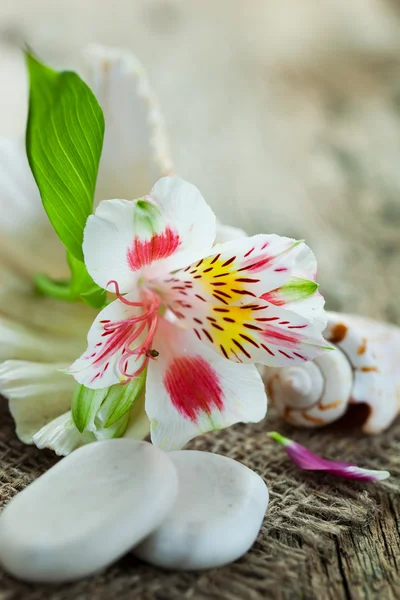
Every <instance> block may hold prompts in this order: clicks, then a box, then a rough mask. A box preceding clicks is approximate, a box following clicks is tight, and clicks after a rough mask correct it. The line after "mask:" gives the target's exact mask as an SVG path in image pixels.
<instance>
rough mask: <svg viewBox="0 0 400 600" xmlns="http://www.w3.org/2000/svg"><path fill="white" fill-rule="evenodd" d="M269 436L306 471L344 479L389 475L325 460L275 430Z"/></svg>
mask: <svg viewBox="0 0 400 600" xmlns="http://www.w3.org/2000/svg"><path fill="white" fill-rule="evenodd" d="M268 436H269V437H270V438H272V439H273V440H275V441H276V442H278V444H281V445H282V446H284V448H285V450H286V453H287V454H288V456H289V457H290V458H291V459H292V461H293V462H294V463H295V464H296V465H297V466H298V467H300V469H304V470H306V471H326V472H327V473H330V474H331V475H336V476H337V477H345V478H346V479H358V480H359V481H382V480H383V479H387V478H388V477H390V473H389V471H376V470H373V469H362V468H360V467H357V466H356V465H353V464H351V463H345V462H340V461H337V460H327V459H326V458H322V457H321V456H318V454H314V453H313V452H310V450H307V448H305V447H304V446H302V445H301V444H298V443H297V442H294V441H293V440H290V439H289V438H287V437H284V436H283V435H281V434H280V433H277V432H276V431H272V432H271V433H269V434H268Z"/></svg>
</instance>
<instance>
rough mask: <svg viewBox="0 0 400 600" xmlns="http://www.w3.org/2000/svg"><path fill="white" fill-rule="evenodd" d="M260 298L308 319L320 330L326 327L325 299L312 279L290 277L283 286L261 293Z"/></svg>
mask: <svg viewBox="0 0 400 600" xmlns="http://www.w3.org/2000/svg"><path fill="white" fill-rule="evenodd" d="M261 298H262V299H263V300H265V301H266V302H269V303H271V304H275V306H282V307H284V308H286V309H287V310H291V311H293V312H295V313H297V314H299V315H301V316H302V317H305V318H306V319H309V320H310V321H311V322H313V323H315V324H316V325H317V326H318V327H319V329H320V330H321V331H323V330H324V329H325V328H326V325H327V322H328V317H327V314H326V312H325V310H324V306H325V299H324V297H323V296H322V294H320V293H319V292H318V285H317V284H316V283H315V281H313V280H312V279H303V278H301V277H291V278H290V279H289V280H288V281H287V282H286V283H285V284H284V285H283V286H281V287H280V288H277V289H276V290H273V291H272V292H267V293H266V294H263V295H262V296H261Z"/></svg>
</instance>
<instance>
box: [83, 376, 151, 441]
mask: <svg viewBox="0 0 400 600" xmlns="http://www.w3.org/2000/svg"><path fill="white" fill-rule="evenodd" d="M145 382H146V369H145V370H144V371H142V373H141V374H140V375H138V377H136V378H135V379H133V380H132V381H131V382H130V383H128V384H127V385H121V384H116V385H112V386H110V387H109V388H102V389H99V390H92V389H90V388H87V387H85V386H84V385H81V384H77V386H76V388H75V391H74V395H73V397H72V418H73V420H74V422H75V425H76V426H77V428H78V429H79V431H80V432H81V433H82V432H83V431H84V430H88V431H93V432H96V431H99V430H100V429H104V430H107V429H110V431H108V432H107V431H104V432H103V434H100V433H99V435H102V436H103V437H104V438H106V437H118V436H119V433H120V431H121V429H123V432H124V431H125V429H126V427H127V425H128V421H129V418H128V419H126V417H127V416H129V411H130V409H131V408H132V406H133V404H134V403H135V402H136V400H137V399H138V398H139V397H140V395H141V393H142V391H143V388H144V384H145ZM123 432H122V434H121V435H123Z"/></svg>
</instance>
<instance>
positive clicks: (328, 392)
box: [263, 312, 400, 433]
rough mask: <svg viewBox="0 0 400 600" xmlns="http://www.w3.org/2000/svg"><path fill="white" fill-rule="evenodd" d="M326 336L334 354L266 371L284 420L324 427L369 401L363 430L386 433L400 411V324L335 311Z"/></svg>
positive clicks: (271, 393) (329, 320)
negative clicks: (389, 323) (390, 323)
mask: <svg viewBox="0 0 400 600" xmlns="http://www.w3.org/2000/svg"><path fill="white" fill-rule="evenodd" d="M324 336H325V338H326V339H327V340H328V341H329V342H331V344H332V346H333V347H334V350H333V351H332V352H327V353H326V354H324V355H323V356H322V357H320V358H318V359H316V360H314V361H313V362H307V363H304V364H300V365H296V366H293V367H286V368H282V369H275V368H274V369H270V368H266V369H265V371H264V373H263V376H264V380H265V383H266V387H267V392H268V396H269V399H270V400H271V402H272V404H274V406H275V407H276V409H277V411H278V413H279V414H280V415H281V416H282V417H283V418H284V419H286V420H287V421H289V422H290V423H292V424H294V425H299V426H303V427H323V426H324V425H327V424H329V423H332V422H333V421H336V420H337V419H339V418H340V417H341V416H342V415H343V414H344V413H345V412H346V410H347V408H348V405H349V404H365V405H367V406H368V408H369V415H368V418H367V420H366V421H365V423H364V424H363V431H364V432H365V433H379V432H380V431H383V430H384V429H386V428H387V427H389V425H390V424H391V423H392V422H393V420H394V419H395V418H396V416H397V414H398V413H399V411H400V328H398V327H396V326H394V325H388V324H383V323H378V322H377V321H373V320H371V319H367V318H364V317H356V316H353V315H340V314H338V313H332V312H330V313H328V326H327V328H326V330H325V333H324Z"/></svg>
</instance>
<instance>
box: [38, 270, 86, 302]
mask: <svg viewBox="0 0 400 600" xmlns="http://www.w3.org/2000/svg"><path fill="white" fill-rule="evenodd" d="M34 281H35V288H36V290H37V291H38V292H39V293H40V294H42V295H43V296H50V298H56V299H57V300H64V301H65V302H74V301H75V300H76V295H75V294H73V292H72V291H71V288H70V284H69V282H67V281H52V280H51V279H49V277H47V276H46V275H36V276H35V279H34Z"/></svg>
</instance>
